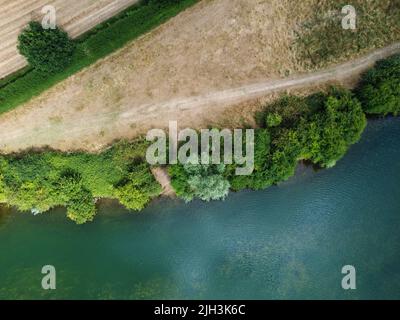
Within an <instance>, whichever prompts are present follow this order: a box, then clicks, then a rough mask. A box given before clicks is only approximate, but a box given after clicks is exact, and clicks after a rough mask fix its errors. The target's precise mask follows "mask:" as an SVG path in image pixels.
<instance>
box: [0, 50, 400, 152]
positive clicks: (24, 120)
mask: <svg viewBox="0 0 400 320" xmlns="http://www.w3.org/2000/svg"><path fill="white" fill-rule="evenodd" d="M398 52H400V43H395V44H393V45H391V46H388V47H386V48H383V49H379V50H376V51H374V52H372V53H370V54H368V55H366V56H364V57H362V58H359V59H357V60H355V61H352V62H348V63H345V64H341V65H338V66H335V67H332V68H329V69H327V70H323V71H319V72H315V73H311V74H304V75H299V76H296V77H291V78H286V79H280V80H266V81H263V82H258V83H253V84H249V85H245V86H240V87H236V88H232V89H229V90H222V91H215V92H211V93H208V94H205V95H199V96H192V97H187V98H184V99H176V100H171V101H166V102H163V103H154V104H143V105H138V106H134V107H133V106H132V105H129V106H128V107H126V108H121V109H118V110H115V111H111V112H100V113H88V114H84V116H82V115H81V116H80V117H79V114H78V115H77V116H76V117H72V118H71V119H70V120H68V121H66V120H65V121H61V120H59V119H50V121H49V120H47V119H42V120H39V122H40V123H37V122H36V123H31V122H30V119H32V117H33V115H34V114H37V113H39V114H40V112H41V108H37V109H35V108H31V109H27V110H24V109H21V110H15V111H16V112H18V116H15V115H14V114H13V112H11V113H9V114H6V115H3V116H2V117H0V150H1V151H2V152H15V151H20V150H22V149H27V148H31V147H45V146H50V147H52V148H55V149H60V150H64V151H65V150H76V149H81V150H82V149H83V150H88V151H96V150H99V149H101V148H103V147H105V146H106V145H107V144H110V143H111V142H112V141H113V140H115V139H120V138H133V137H134V136H137V135H139V134H143V133H145V132H146V131H147V130H148V129H150V128H154V127H155V128H164V127H167V126H168V121H169V120H178V124H180V126H187V125H193V126H196V125H198V123H199V122H200V121H201V120H202V117H204V116H207V115H209V114H210V113H214V114H216V113H218V112H219V111H220V110H221V111H222V110H225V109H224V108H223V107H226V106H229V105H232V104H235V103H238V102H242V101H246V100H249V99H254V98H256V97H261V96H265V95H269V94H271V93H273V92H277V91H282V90H286V89H289V88H298V87H302V88H303V87H308V86H315V85H318V84H323V83H326V82H330V81H332V80H335V81H339V82H345V81H346V80H348V79H351V78H354V77H357V76H358V75H359V74H360V73H362V72H363V71H365V70H366V69H368V68H369V67H371V66H372V65H373V64H374V62H376V61H377V60H379V59H382V58H384V57H387V56H390V55H392V54H394V53H398ZM36 118H37V117H36ZM187 118H190V119H191V120H190V121H187ZM185 119H186V120H185ZM193 119H195V120H194V122H193ZM196 119H197V120H198V121H199V122H197V123H196ZM127 133H129V134H127Z"/></svg>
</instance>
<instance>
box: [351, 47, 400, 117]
mask: <svg viewBox="0 0 400 320" xmlns="http://www.w3.org/2000/svg"><path fill="white" fill-rule="evenodd" d="M356 92H357V96H358V98H359V99H360V101H361V103H362V106H363V109H364V111H365V112H366V113H369V114H382V115H387V114H389V113H391V114H394V115H398V114H399V113H400V54H398V55H395V56H392V57H390V58H388V59H386V60H382V61H379V62H377V64H376V66H375V67H374V68H372V69H370V70H369V71H367V72H366V73H365V74H364V76H363V78H362V81H361V84H360V86H359V88H358V89H357V90H356Z"/></svg>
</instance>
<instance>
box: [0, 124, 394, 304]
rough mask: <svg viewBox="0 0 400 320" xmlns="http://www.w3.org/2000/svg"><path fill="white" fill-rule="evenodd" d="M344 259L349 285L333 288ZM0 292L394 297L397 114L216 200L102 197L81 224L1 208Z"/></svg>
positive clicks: (5, 295)
mask: <svg viewBox="0 0 400 320" xmlns="http://www.w3.org/2000/svg"><path fill="white" fill-rule="evenodd" d="M47 264H50V265H54V266H55V268H56V270H57V289H56V290H54V291H51V292H49V291H44V290H42V289H41V279H42V275H41V272H40V271H41V268H42V266H44V265H47ZM348 264H350V265H354V266H355V268H356V270H357V278H356V280H357V289H356V290H350V291H345V290H343V289H342V288H341V279H342V276H343V275H342V274H341V269H342V266H344V265H348ZM0 298H1V299H11V298H35V299H37V298H45V299H48V298H63V299H64V298H76V299H87V298H94V299H105V298H114V299H151V298H167V299H173V298H182V299H187V298H194V299H214V298H228V299H237V298H240V299H285V298H288V299H298V298H304V299H309V298H316V299H360V298H364V299H373V298H375V299H383V298H392V299H399V298H400V118H397V119H393V118H392V119H386V120H375V121H371V122H370V124H369V125H368V128H367V130H366V132H365V133H364V135H363V139H362V140H361V142H360V143H358V144H357V145H355V146H354V147H352V148H351V150H350V152H349V153H348V154H347V155H346V157H345V158H344V159H342V160H341V161H339V162H338V164H337V166H336V167H334V168H332V169H329V170H321V171H317V172H315V171H313V169H312V168H304V167H303V168H300V170H299V173H298V174H297V175H296V177H294V178H292V179H291V180H289V181H288V182H286V183H283V184H281V185H280V186H277V187H272V188H270V189H268V190H265V191H260V192H240V193H236V194H231V195H230V197H229V198H228V199H227V200H226V201H224V202H213V203H202V202H197V201H195V202H193V203H190V204H183V203H182V202H180V201H178V200H167V199H162V200H157V201H155V202H153V203H152V204H151V205H150V206H149V207H148V208H147V209H146V210H144V211H143V212H142V213H140V214H133V213H128V212H127V211H126V210H124V209H122V208H121V207H120V206H118V205H116V204H113V203H103V204H102V205H101V206H100V208H99V214H98V216H97V218H96V220H95V222H93V223H91V224H87V225H84V226H76V225H74V223H72V222H69V221H68V220H67V219H66V218H65V211H64V210H63V209H57V210H54V211H53V212H51V214H45V215H41V216H36V217H34V216H32V215H30V214H21V213H16V212H13V211H12V210H8V211H7V210H6V209H3V210H2V212H1V214H0Z"/></svg>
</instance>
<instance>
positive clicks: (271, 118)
mask: <svg viewBox="0 0 400 320" xmlns="http://www.w3.org/2000/svg"><path fill="white" fill-rule="evenodd" d="M281 123H282V116H281V115H280V114H278V113H268V115H267V118H266V124H267V127H268V128H273V127H277V126H279V125H280V124H281Z"/></svg>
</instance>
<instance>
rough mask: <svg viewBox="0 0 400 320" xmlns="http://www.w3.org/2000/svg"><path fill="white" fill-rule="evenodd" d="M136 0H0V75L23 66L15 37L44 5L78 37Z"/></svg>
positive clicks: (73, 35) (38, 14) (39, 15)
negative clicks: (52, 8) (49, 7)
mask: <svg viewBox="0 0 400 320" xmlns="http://www.w3.org/2000/svg"><path fill="white" fill-rule="evenodd" d="M135 2H137V0H0V78H3V77H5V76H7V75H8V74H10V73H13V72H15V71H17V70H18V69H21V68H22V67H24V66H26V61H25V59H24V58H23V57H22V56H21V55H19V53H18V50H17V38H18V35H19V33H20V32H21V30H22V29H23V28H24V27H25V26H26V24H27V23H28V22H29V21H31V20H40V19H41V18H42V16H43V15H42V13H41V10H42V8H43V7H44V6H45V5H53V6H54V7H55V8H56V12H57V24H58V25H59V26H61V27H62V28H64V29H65V30H66V31H67V32H68V33H69V35H70V36H71V37H73V38H74V37H77V36H79V35H81V34H83V33H85V32H86V31H88V30H90V29H91V28H93V27H94V26H96V25H97V24H99V23H101V22H103V21H104V20H107V19H109V18H111V17H112V16H114V15H115V14H117V13H118V12H120V11H122V10H124V9H126V8H127V7H129V6H130V5H132V4H134V3H135Z"/></svg>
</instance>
